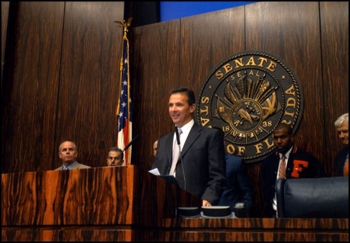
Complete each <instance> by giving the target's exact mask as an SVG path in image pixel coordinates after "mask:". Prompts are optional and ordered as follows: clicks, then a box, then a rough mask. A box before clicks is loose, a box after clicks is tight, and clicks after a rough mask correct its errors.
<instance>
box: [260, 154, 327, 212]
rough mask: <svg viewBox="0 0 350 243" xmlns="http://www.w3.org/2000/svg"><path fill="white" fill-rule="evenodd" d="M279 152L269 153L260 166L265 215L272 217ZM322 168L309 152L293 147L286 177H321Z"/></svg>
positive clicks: (322, 174)
mask: <svg viewBox="0 0 350 243" xmlns="http://www.w3.org/2000/svg"><path fill="white" fill-rule="evenodd" d="M279 160H280V158H279V154H278V152H274V153H272V154H271V155H269V156H268V157H267V158H266V159H265V160H264V161H263V162H262V164H261V167H260V184H261V189H262V191H263V197H264V208H265V216H267V217H272V216H273V215H275V214H276V212H275V211H274V210H273V208H272V200H273V198H274V196H275V184H276V178H277V171H278V165H279ZM323 176H324V170H323V167H322V166H321V164H320V163H319V162H318V160H317V159H316V158H315V157H314V156H313V155H312V154H310V153H308V152H306V151H304V150H301V149H298V148H297V147H294V148H293V150H292V152H291V153H290V155H289V158H288V165H287V169H286V177H287V179H291V178H317V177H323Z"/></svg>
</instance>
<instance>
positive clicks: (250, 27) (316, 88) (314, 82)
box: [246, 2, 324, 161]
mask: <svg viewBox="0 0 350 243" xmlns="http://www.w3.org/2000/svg"><path fill="white" fill-rule="evenodd" d="M271 13H273V14H271ZM246 28H247V29H246V31H247V38H246V39H247V49H248V50H262V51H266V52H270V53H272V54H275V55H276V56H278V57H280V58H282V59H284V60H285V62H286V63H287V64H289V66H291V68H292V69H293V70H294V72H295V73H296V74H297V76H298V77H299V81H300V84H301V87H302V91H303V98H304V111H303V115H302V122H301V123H300V125H299V129H298V131H297V134H296V139H295V142H296V144H297V145H299V146H300V147H301V148H303V149H307V150H308V151H310V152H311V153H313V154H314V155H315V156H316V157H317V158H319V159H320V160H322V161H323V159H324V150H323V149H322V148H324V140H323V139H317V138H319V133H320V132H322V131H323V128H324V126H323V123H324V120H323V116H324V110H323V89H322V86H323V82H322V73H321V48H320V31H319V9H318V3H317V2H261V3H256V4H249V5H247V6H246ZM310 124H312V126H310Z"/></svg>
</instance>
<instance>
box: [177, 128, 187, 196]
mask: <svg viewBox="0 0 350 243" xmlns="http://www.w3.org/2000/svg"><path fill="white" fill-rule="evenodd" d="M175 134H176V142H177V145H178V146H179V152H180V160H181V169H182V174H183V175H184V184H185V188H184V190H186V175H185V169H184V164H183V161H182V151H181V145H180V135H179V130H178V128H177V127H176V126H175Z"/></svg>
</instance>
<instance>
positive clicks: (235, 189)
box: [218, 154, 254, 216]
mask: <svg viewBox="0 0 350 243" xmlns="http://www.w3.org/2000/svg"><path fill="white" fill-rule="evenodd" d="M253 201H254V191H253V187H252V183H251V181H250V179H249V177H248V173H247V166H246V164H245V163H244V161H243V160H242V158H241V157H238V156H234V155H231V154H226V189H225V190H224V192H223V193H222V196H221V198H220V201H219V204H218V205H220V206H230V207H231V210H232V211H233V209H234V207H235V205H236V203H244V211H245V213H244V214H245V215H246V216H250V213H251V212H252V208H253Z"/></svg>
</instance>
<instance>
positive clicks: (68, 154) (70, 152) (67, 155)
mask: <svg viewBox="0 0 350 243" xmlns="http://www.w3.org/2000/svg"><path fill="white" fill-rule="evenodd" d="M58 156H59V157H60V159H61V160H62V162H63V163H64V164H71V163H73V162H74V161H75V159H76V158H77V156H78V151H77V148H76V147H75V146H74V144H73V143H72V142H64V143H62V144H61V146H60V150H59V152H58Z"/></svg>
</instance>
